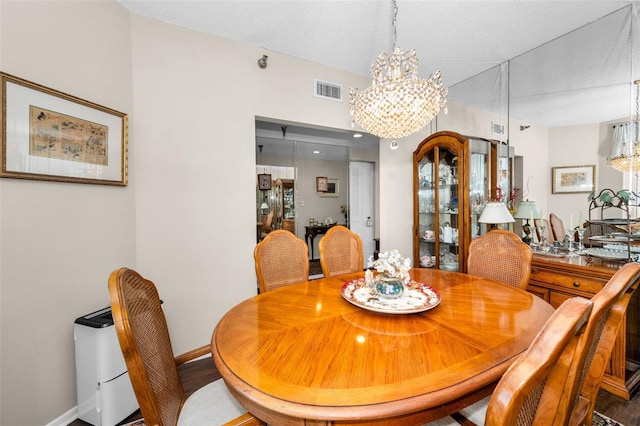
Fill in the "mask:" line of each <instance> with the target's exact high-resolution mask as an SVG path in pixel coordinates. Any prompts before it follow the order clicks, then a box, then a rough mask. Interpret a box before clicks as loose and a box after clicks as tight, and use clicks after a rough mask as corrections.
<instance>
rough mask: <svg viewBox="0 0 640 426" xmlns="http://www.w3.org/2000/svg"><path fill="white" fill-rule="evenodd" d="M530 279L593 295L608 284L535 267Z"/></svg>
mask: <svg viewBox="0 0 640 426" xmlns="http://www.w3.org/2000/svg"><path fill="white" fill-rule="evenodd" d="M530 279H531V280H533V281H537V282H540V283H548V284H554V285H556V286H558V287H561V288H564V289H565V290H567V291H572V292H575V291H579V292H585V293H589V294H592V295H593V294H596V293H597V292H598V291H600V290H602V287H603V286H604V285H605V284H606V282H605V281H600V280H598V279H594V278H591V277H585V276H580V275H567V274H562V273H559V272H555V271H548V270H540V269H538V268H535V267H534V268H532V269H531V278H530Z"/></svg>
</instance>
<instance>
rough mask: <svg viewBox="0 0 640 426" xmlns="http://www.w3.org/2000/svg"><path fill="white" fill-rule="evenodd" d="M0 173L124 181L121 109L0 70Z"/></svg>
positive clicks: (124, 134)
mask: <svg viewBox="0 0 640 426" xmlns="http://www.w3.org/2000/svg"><path fill="white" fill-rule="evenodd" d="M0 95H1V96H0V98H1V99H2V100H3V102H2V115H0V128H1V132H2V138H1V139H0V145H1V150H0V152H1V154H0V155H1V156H2V168H1V170H0V177H4V178H16V179H36V180H48V181H58V182H75V183H93V184H101V185H119V186H126V185H127V130H128V129H127V124H128V123H127V115H126V114H124V113H122V112H118V111H115V110H113V109H110V108H107V107H104V106H101V105H98V104H95V103H93V102H89V101H86V100H84V99H80V98H77V97H75V96H72V95H68V94H66V93H62V92H59V91H57V90H54V89H50V88H48V87H44V86H41V85H39V84H36V83H33V82H30V81H26V80H23V79H21V78H18V77H14V76H12V75H9V74H5V73H0Z"/></svg>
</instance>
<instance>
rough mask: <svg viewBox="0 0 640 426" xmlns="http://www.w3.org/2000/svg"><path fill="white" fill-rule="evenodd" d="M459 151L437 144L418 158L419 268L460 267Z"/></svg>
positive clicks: (452, 269) (455, 269)
mask: <svg viewBox="0 0 640 426" xmlns="http://www.w3.org/2000/svg"><path fill="white" fill-rule="evenodd" d="M461 153H462V151H461V150H459V149H455V147H452V146H446V147H445V146H437V145H436V146H434V147H433V148H432V149H430V150H427V151H426V152H425V154H424V156H423V157H422V158H421V159H419V160H418V163H417V171H418V185H417V186H418V190H417V201H418V206H417V213H418V214H417V221H418V224H417V233H418V235H417V237H418V238H417V240H418V251H417V253H416V255H417V258H418V262H419V265H420V266H421V267H424V268H439V269H446V270H450V271H458V270H460V265H459V261H460V245H459V236H460V228H461V225H462V223H461V220H460V218H461V214H460V207H461V203H460V195H461V192H460V189H459V188H460V185H459V179H460V176H459V170H460V167H459V164H458V161H459V159H461V158H462V156H461Z"/></svg>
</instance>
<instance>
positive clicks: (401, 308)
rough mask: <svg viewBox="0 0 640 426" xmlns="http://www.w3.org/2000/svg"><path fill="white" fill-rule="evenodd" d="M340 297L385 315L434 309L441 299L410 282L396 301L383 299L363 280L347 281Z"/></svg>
mask: <svg viewBox="0 0 640 426" xmlns="http://www.w3.org/2000/svg"><path fill="white" fill-rule="evenodd" d="M340 293H341V294H342V297H344V298H345V299H346V300H347V301H348V302H350V303H352V304H354V305H356V306H358V307H360V308H363V309H367V310H369V311H374V312H381V313H385V314H413V313H416V312H423V311H427V310H429V309H432V308H435V307H436V306H438V304H439V303H440V300H441V297H440V293H438V292H437V291H436V290H435V289H433V288H432V287H431V286H429V285H427V284H422V283H418V282H415V281H411V282H410V283H409V284H406V285H405V289H404V293H403V294H402V296H400V297H398V298H397V299H385V298H383V297H381V296H380V295H379V294H378V293H377V292H376V291H375V289H373V288H370V287H369V286H367V284H366V283H365V281H364V279H362V278H361V279H359V280H354V281H349V282H348V283H346V284H345V285H343V286H342V288H341V289H340Z"/></svg>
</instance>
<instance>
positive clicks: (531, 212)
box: [513, 200, 540, 219]
mask: <svg viewBox="0 0 640 426" xmlns="http://www.w3.org/2000/svg"><path fill="white" fill-rule="evenodd" d="M513 217H514V218H516V219H540V209H539V208H538V206H536V202H535V201H529V200H523V201H520V204H518V208H517V209H516V212H515V213H514V214H513Z"/></svg>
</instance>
